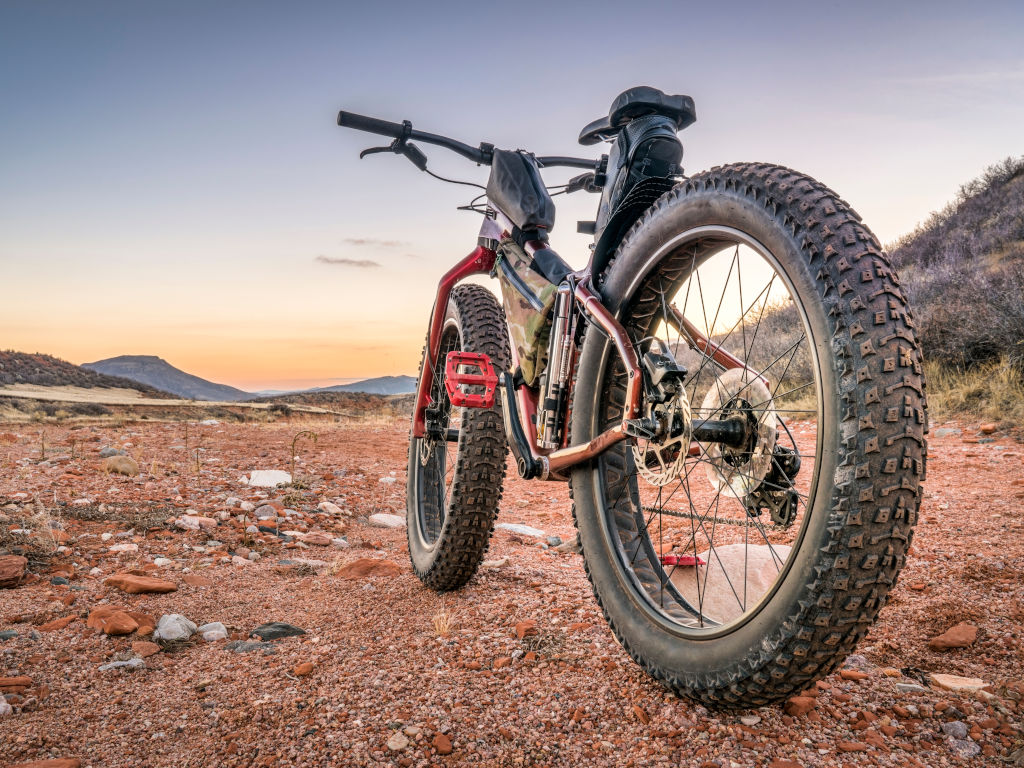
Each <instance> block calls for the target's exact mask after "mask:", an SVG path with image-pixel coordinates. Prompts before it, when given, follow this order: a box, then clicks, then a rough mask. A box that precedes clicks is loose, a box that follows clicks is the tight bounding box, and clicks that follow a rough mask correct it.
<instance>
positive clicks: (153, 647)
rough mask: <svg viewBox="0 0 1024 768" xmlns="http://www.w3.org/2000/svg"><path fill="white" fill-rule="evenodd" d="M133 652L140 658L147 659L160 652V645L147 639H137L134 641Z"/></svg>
mask: <svg viewBox="0 0 1024 768" xmlns="http://www.w3.org/2000/svg"><path fill="white" fill-rule="evenodd" d="M132 653H134V654H135V655H136V656H138V657H139V658H143V659H147V658H149V657H150V656H153V655H154V654H157V653H160V646H159V645H157V644H156V643H150V642H147V641H146V640H137V641H136V642H134V643H132Z"/></svg>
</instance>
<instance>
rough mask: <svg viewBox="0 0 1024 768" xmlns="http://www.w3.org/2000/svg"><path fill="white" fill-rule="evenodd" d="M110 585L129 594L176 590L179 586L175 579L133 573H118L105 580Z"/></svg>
mask: <svg viewBox="0 0 1024 768" xmlns="http://www.w3.org/2000/svg"><path fill="white" fill-rule="evenodd" d="M103 583H104V584H105V585H106V586H108V587H116V588H117V589H120V590H121V591H122V592H127V593H128V594H129V595H141V594H145V593H147V592H156V593H161V594H162V593H165V592H176V591H177V590H178V586H177V585H176V584H175V583H174V582H173V581H165V580H164V579H155V578H153V577H152V576H136V575H134V574H131V573H116V574H114V575H113V576H111V577H109V578H108V579H105V580H104V582H103Z"/></svg>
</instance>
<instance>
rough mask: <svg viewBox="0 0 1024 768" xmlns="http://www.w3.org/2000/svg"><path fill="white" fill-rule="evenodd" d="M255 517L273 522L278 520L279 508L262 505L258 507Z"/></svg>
mask: <svg viewBox="0 0 1024 768" xmlns="http://www.w3.org/2000/svg"><path fill="white" fill-rule="evenodd" d="M253 515H254V516H255V517H256V519H257V520H273V519H275V518H277V507H275V506H274V505H272V504H261V505H260V506H258V507H256V510H255V511H254V512H253Z"/></svg>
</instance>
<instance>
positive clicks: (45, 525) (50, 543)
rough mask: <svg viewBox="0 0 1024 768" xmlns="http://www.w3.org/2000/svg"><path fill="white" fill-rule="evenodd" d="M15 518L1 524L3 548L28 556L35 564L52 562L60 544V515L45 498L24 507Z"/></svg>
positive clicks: (61, 524)
mask: <svg viewBox="0 0 1024 768" xmlns="http://www.w3.org/2000/svg"><path fill="white" fill-rule="evenodd" d="M13 519H14V522H13V524H8V525H4V526H0V550H5V551H10V552H13V553H14V554H18V555H22V556H24V557H26V558H28V561H29V563H30V564H31V565H32V566H39V565H42V564H45V563H47V562H49V560H50V558H51V557H53V555H54V554H55V553H56V552H57V548H58V547H59V546H60V541H59V540H58V538H57V537H58V535H59V531H61V530H63V528H64V526H63V523H62V522H61V520H60V518H59V516H58V515H56V514H54V513H53V512H52V511H51V510H50V509H49V508H48V507H47V506H46V505H45V504H43V503H42V502H40V501H36V502H34V503H33V504H32V506H31V507H29V506H25V507H22V510H21V511H20V512H18V513H15V515H14V518H13ZM13 530H19V531H20V530H27V531H31V533H29V534H23V533H13V532H12V531H13Z"/></svg>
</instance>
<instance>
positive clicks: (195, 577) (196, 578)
mask: <svg viewBox="0 0 1024 768" xmlns="http://www.w3.org/2000/svg"><path fill="white" fill-rule="evenodd" d="M181 580H182V581H184V582H185V583H186V584H188V585H189V586H190V587H212V586H213V580H212V579H208V578H206V577H205V576H200V575H199V574H198V573H186V574H185V575H184V576H182V577H181Z"/></svg>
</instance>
